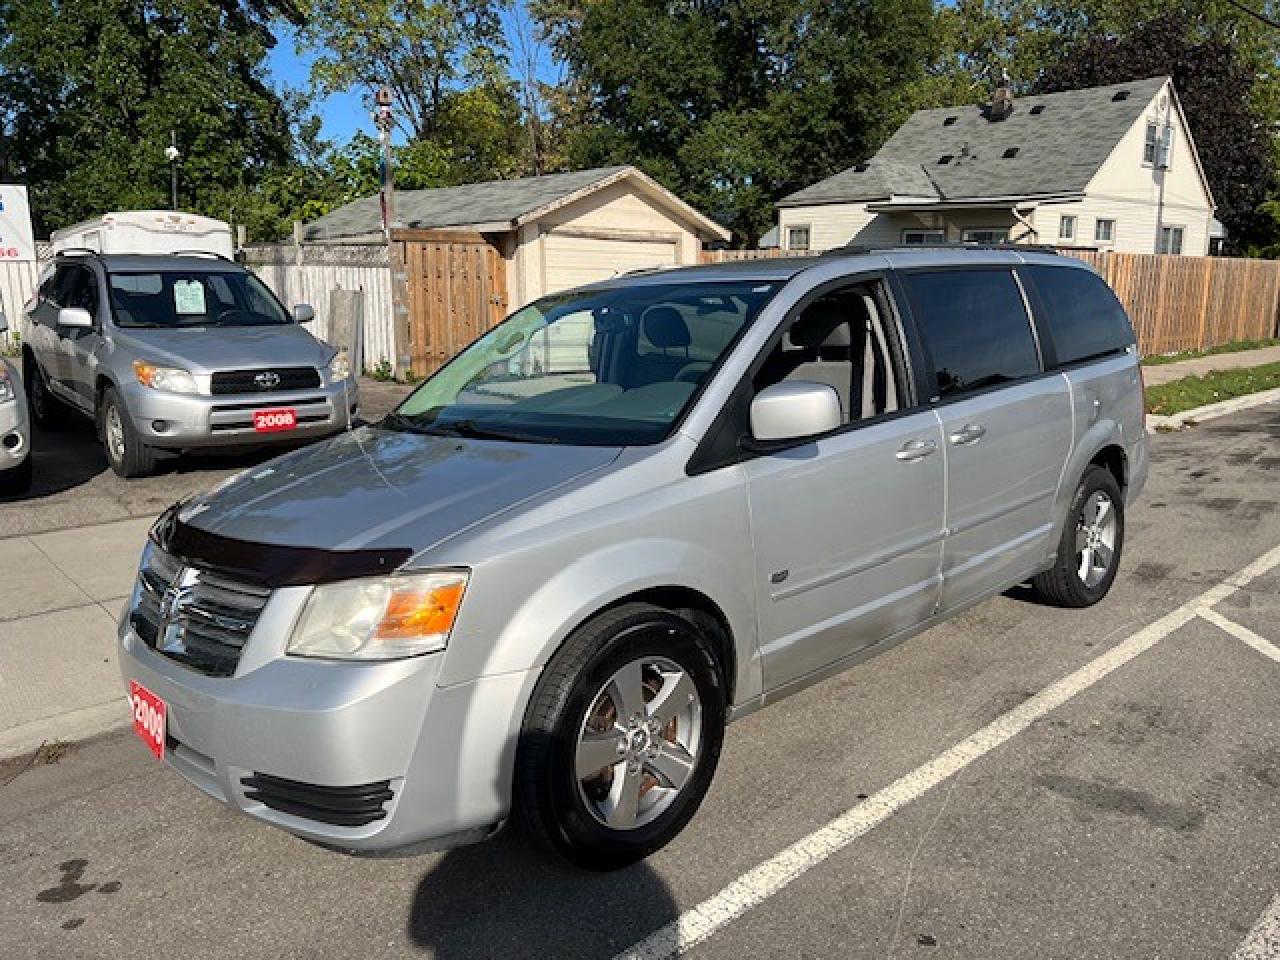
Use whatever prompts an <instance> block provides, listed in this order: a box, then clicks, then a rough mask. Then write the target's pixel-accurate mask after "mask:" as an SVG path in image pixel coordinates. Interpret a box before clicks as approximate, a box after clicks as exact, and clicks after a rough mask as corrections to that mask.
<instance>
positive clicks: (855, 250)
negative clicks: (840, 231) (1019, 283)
mask: <svg viewBox="0 0 1280 960" xmlns="http://www.w3.org/2000/svg"><path fill="white" fill-rule="evenodd" d="M886 250H1009V251H1012V252H1014V253H1053V254H1057V253H1059V250H1058V248H1057V247H1053V246H1050V245H1049V244H1045V243H971V242H967V241H948V242H945V243H944V242H937V243H848V244H845V245H844V246H843V247H834V248H832V249H831V250H827V251H824V252H823V254H822V256H824V257H843V256H850V255H853V254H859V253H883V252H885V251H886Z"/></svg>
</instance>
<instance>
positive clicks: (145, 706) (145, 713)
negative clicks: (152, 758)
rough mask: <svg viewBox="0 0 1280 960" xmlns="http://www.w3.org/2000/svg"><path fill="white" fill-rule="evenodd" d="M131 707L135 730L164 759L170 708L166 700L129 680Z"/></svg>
mask: <svg viewBox="0 0 1280 960" xmlns="http://www.w3.org/2000/svg"><path fill="white" fill-rule="evenodd" d="M129 709H130V710H132V711H133V732H134V733H136V734H137V735H138V736H139V737H141V738H142V742H143V743H145V744H146V745H147V749H148V750H150V751H151V752H152V753H154V754H155V755H156V759H157V760H163V759H164V730H165V718H166V715H167V713H168V708H167V707H166V706H165V705H164V701H163V700H161V699H160V698H159V697H157V696H156V695H155V694H154V693H152V692H151V691H150V690H148V689H147V688H146V687H144V686H143V685H142V684H140V683H139V682H138V681H137V680H130V681H129Z"/></svg>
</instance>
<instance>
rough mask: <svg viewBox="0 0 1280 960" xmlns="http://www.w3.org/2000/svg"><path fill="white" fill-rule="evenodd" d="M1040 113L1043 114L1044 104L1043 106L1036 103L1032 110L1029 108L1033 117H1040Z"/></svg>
mask: <svg viewBox="0 0 1280 960" xmlns="http://www.w3.org/2000/svg"><path fill="white" fill-rule="evenodd" d="M1042 113H1044V104H1043V103H1037V104H1036V105H1035V106H1034V107H1032V108H1031V115H1032V116H1033V117H1038V116H1040V114H1042Z"/></svg>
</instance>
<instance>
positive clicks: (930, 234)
mask: <svg viewBox="0 0 1280 960" xmlns="http://www.w3.org/2000/svg"><path fill="white" fill-rule="evenodd" d="M902 242H903V244H904V245H905V246H908V247H914V246H919V245H920V244H925V243H946V242H947V232H946V231H945V230H903V231H902Z"/></svg>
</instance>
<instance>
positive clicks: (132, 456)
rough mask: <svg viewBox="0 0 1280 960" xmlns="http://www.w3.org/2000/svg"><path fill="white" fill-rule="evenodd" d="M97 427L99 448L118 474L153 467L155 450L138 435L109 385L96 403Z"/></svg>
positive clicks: (141, 474) (144, 471)
mask: <svg viewBox="0 0 1280 960" xmlns="http://www.w3.org/2000/svg"><path fill="white" fill-rule="evenodd" d="M99 410H100V412H99V414H98V417H99V425H98V429H99V431H100V432H101V434H102V449H103V451H104V452H105V453H106V455H107V463H109V464H110V465H111V469H112V470H114V471H115V473H116V474H117V476H121V477H125V478H132V477H145V476H147V475H148V474H150V473H151V472H152V471H154V470H155V468H156V451H155V448H154V447H149V446H147V445H146V444H145V443H143V442H142V440H141V439H139V437H138V432H137V431H136V430H134V428H133V421H132V420H130V419H129V414H128V412H127V411H126V410H125V408H124V404H123V403H121V401H120V397H119V395H118V394H117V393H116V391H115V389H114V388H112V387H107V389H106V390H105V391H103V394H102V403H101V405H100V407H99Z"/></svg>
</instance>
